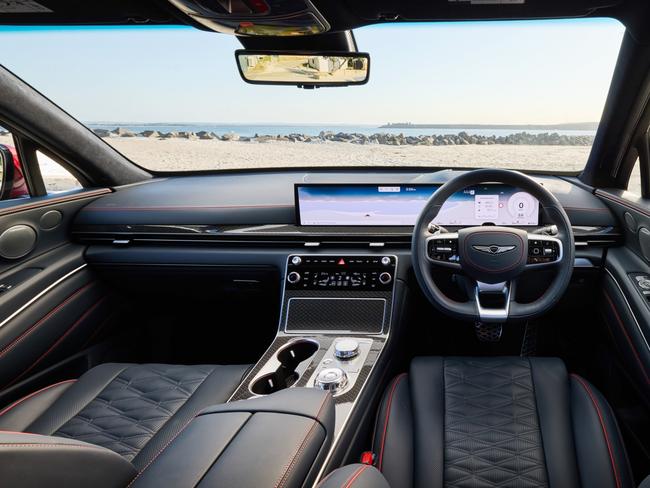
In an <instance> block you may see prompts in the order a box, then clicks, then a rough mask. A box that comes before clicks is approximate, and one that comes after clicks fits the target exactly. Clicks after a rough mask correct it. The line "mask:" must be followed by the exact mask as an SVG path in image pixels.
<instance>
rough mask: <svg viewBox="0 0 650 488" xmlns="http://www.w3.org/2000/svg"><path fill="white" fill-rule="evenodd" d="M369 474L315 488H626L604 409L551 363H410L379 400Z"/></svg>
mask: <svg viewBox="0 0 650 488" xmlns="http://www.w3.org/2000/svg"><path fill="white" fill-rule="evenodd" d="M373 453H374V455H375V456H374V466H371V465H365V464H360V465H350V466H346V467H344V468H340V469H338V470H335V471H333V472H332V473H331V474H330V475H329V476H328V477H327V478H326V479H325V480H323V481H322V482H321V484H320V485H319V488H335V487H336V488H340V487H345V488H370V487H372V488H388V487H391V488H410V487H414V488H416V487H417V488H420V487H422V488H424V487H426V488H438V487H458V488H465V487H472V488H493V487H517V488H528V487H530V488H533V487H552V488H556V487H572V488H573V487H576V488H577V487H581V486H582V487H585V488H587V487H588V488H627V487H632V486H634V481H633V478H632V474H631V472H630V468H629V464H628V460H627V456H626V453H625V447H624V445H623V441H622V439H621V436H620V432H619V429H618V426H617V424H616V420H615V418H614V415H613V413H612V410H611V408H610V407H609V405H608V404H607V402H606V401H605V399H604V398H603V396H602V395H601V394H600V393H599V392H598V391H597V390H596V389H595V388H594V387H593V386H591V385H590V384H589V383H588V382H587V381H586V380H584V379H583V378H581V377H579V376H575V375H571V376H569V375H568V374H567V372H566V369H565V367H564V364H563V363H562V361H561V360H559V359H552V358H530V359H528V358H519V357H512V358H440V357H422V358H416V359H414V360H413V362H412V363H411V367H410V372H409V373H408V374H402V375H400V376H398V377H397V378H395V379H394V380H393V382H392V383H391V384H390V385H389V387H388V389H387V392H386V394H385V395H384V399H383V401H382V404H381V407H380V410H379V413H378V415H377V423H376V427H375V436H374V440H373Z"/></svg>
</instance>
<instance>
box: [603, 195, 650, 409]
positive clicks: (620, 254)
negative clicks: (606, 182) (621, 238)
mask: <svg viewBox="0 0 650 488" xmlns="http://www.w3.org/2000/svg"><path fill="white" fill-rule="evenodd" d="M597 195H598V196H600V197H601V198H602V199H603V201H604V202H605V203H607V204H608V206H610V208H611V209H612V210H613V211H614V213H615V214H616V215H617V216H618V218H619V219H620V222H621V228H622V229H623V231H624V235H625V245H624V246H621V247H617V248H611V249H609V251H608V253H607V257H606V260H605V277H604V283H603V297H602V300H601V307H602V311H603V317H604V318H605V322H606V324H607V326H608V329H609V332H610V333H611V336H612V338H613V339H614V342H615V344H616V346H617V349H618V351H619V353H620V357H621V359H622V363H623V364H624V366H625V369H626V373H627V374H628V376H630V377H631V378H632V379H633V381H632V383H633V384H634V385H635V387H636V388H637V390H638V391H639V393H640V394H641V395H642V396H643V397H644V398H645V400H646V401H647V402H648V403H649V404H650V345H649V344H650V282H648V283H643V285H644V286H645V285H647V286H648V289H647V290H645V289H644V287H643V286H641V283H642V282H643V281H644V277H645V276H648V277H650V266H649V262H648V261H647V259H646V258H645V257H644V253H643V248H642V246H643V239H644V238H643V234H644V230H643V229H650V211H647V210H646V204H645V203H644V202H643V201H642V199H639V200H637V201H635V202H627V201H626V200H625V199H624V198H622V197H621V195H620V194H618V193H617V192H605V191H603V190H599V191H598V192H597ZM644 291H647V294H644Z"/></svg>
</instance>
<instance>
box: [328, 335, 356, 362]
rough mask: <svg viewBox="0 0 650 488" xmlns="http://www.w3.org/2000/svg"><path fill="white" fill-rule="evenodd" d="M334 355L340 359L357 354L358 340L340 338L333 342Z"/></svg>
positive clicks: (350, 357)
mask: <svg viewBox="0 0 650 488" xmlns="http://www.w3.org/2000/svg"><path fill="white" fill-rule="evenodd" d="M334 355H335V356H336V357H337V358H338V359H341V360H347V359H352V358H354V357H356V356H358V355H359V342H358V341H356V340H354V339H341V340H339V341H336V343H335V344H334Z"/></svg>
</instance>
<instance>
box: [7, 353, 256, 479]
mask: <svg viewBox="0 0 650 488" xmlns="http://www.w3.org/2000/svg"><path fill="white" fill-rule="evenodd" d="M247 370H248V366H239V365H237V366H234V365H232V366H214V365H196V366H179V365H166V364H142V365H135V364H116V363H112V364H102V365H100V366H97V367H95V368H93V369H91V370H90V371H88V372H87V373H85V374H84V375H83V376H81V378H79V379H78V380H69V381H63V382H60V383H57V384H54V385H51V386H49V387H47V388H43V389H42V390H39V391H37V392H35V393H32V394H30V395H28V396H26V397H24V398H22V399H20V400H18V401H16V402H14V403H13V404H11V405H9V406H8V407H6V408H4V409H3V410H1V411H0V478H1V480H2V481H1V482H0V484H1V485H2V486H15V487H27V486H38V485H39V481H38V480H40V481H41V482H42V480H43V474H44V475H45V476H46V478H47V479H48V481H49V483H50V484H51V485H54V486H89V487H92V488H103V487H116V486H127V485H128V484H129V483H130V482H131V481H132V480H134V479H135V478H136V477H137V476H139V475H140V474H142V472H143V471H145V470H146V469H147V468H148V467H149V466H150V465H151V464H152V463H153V461H154V460H155V459H156V458H157V457H158V456H159V455H160V454H161V452H163V451H164V449H165V448H166V447H167V446H168V445H169V444H170V443H171V442H172V441H173V440H174V438H175V437H176V436H177V435H178V434H179V432H181V431H182V430H183V428H184V427H185V426H186V425H187V424H188V423H189V422H190V421H191V420H192V419H193V418H194V417H195V416H196V415H197V414H198V413H199V412H200V411H201V410H203V409H204V408H206V407H208V406H211V405H215V404H218V403H223V402H225V401H226V400H227V399H228V398H229V396H230V395H231V394H232V392H233V391H234V390H235V389H236V388H237V386H238V385H239V384H240V382H241V380H242V379H243V376H244V375H245V374H246V372H247ZM26 473H35V475H34V476H33V477H31V478H30V476H26ZM36 474H39V475H38V476H37V475H36ZM30 480H32V481H30Z"/></svg>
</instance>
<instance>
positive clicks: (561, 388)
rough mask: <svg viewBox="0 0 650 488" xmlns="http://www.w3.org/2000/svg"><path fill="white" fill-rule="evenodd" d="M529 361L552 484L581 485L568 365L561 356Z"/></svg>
mask: <svg viewBox="0 0 650 488" xmlns="http://www.w3.org/2000/svg"><path fill="white" fill-rule="evenodd" d="M529 361H530V369H531V375H532V379H533V388H534V391H535V404H536V406H537V417H538V419H539V427H540V431H541V434H542V445H543V448H544V458H545V461H546V474H547V476H548V482H549V485H550V486H580V481H579V480H580V476H579V474H578V469H577V467H576V465H577V461H576V455H575V446H574V442H573V434H572V430H571V413H570V412H571V403H570V386H569V375H568V373H567V371H566V367H565V366H564V363H563V362H562V361H561V360H559V359H557V358H530V359H529Z"/></svg>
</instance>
